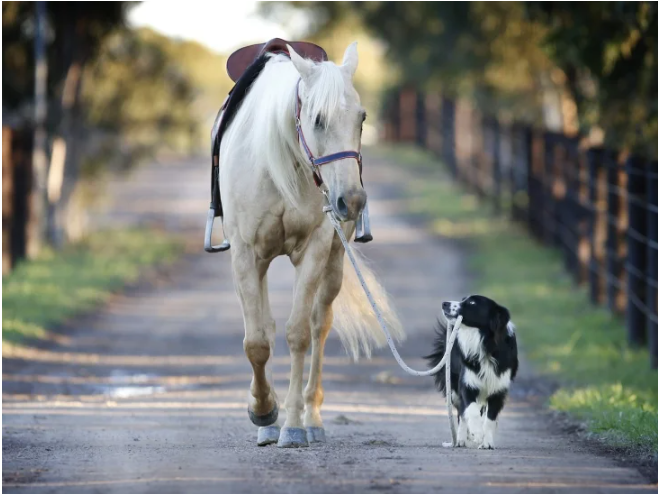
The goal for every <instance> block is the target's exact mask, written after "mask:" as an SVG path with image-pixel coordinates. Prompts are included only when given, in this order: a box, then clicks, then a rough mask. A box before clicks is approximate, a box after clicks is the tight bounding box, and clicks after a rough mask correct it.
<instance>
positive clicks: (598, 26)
mask: <svg viewBox="0 0 658 494" xmlns="http://www.w3.org/2000/svg"><path fill="white" fill-rule="evenodd" d="M527 9H528V12H529V14H530V16H531V18H533V19H537V20H539V21H541V22H542V23H543V24H544V25H545V26H546V27H547V33H546V36H545V37H544V39H543V47H544V48H545V50H546V51H547V53H548V54H549V55H550V57H551V59H552V60H553V61H555V62H556V63H557V64H558V65H559V66H560V68H562V70H564V72H565V74H566V75H567V79H568V83H569V89H570V90H571V92H572V93H573V95H574V98H575V99H576V101H577V102H578V103H579V105H578V110H579V117H580V120H581V127H582V129H583V130H587V129H588V128H590V127H592V126H594V125H601V126H602V127H604V128H605V129H606V131H607V136H606V138H607V141H608V142H609V143H610V144H613V145H626V146H629V147H631V148H635V149H636V150H639V151H653V152H656V151H658V148H657V147H656V146H655V142H656V140H658V4H656V3H655V2H582V3H569V4H565V3H560V2H528V6H527ZM649 144H654V146H653V149H648V148H649Z"/></svg>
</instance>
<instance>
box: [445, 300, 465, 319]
mask: <svg viewBox="0 0 658 494" xmlns="http://www.w3.org/2000/svg"><path fill="white" fill-rule="evenodd" d="M441 307H442V309H443V313H444V314H445V315H446V317H450V318H455V317H457V316H458V315H459V309H460V308H461V303H460V302H443V305H442V306H441Z"/></svg>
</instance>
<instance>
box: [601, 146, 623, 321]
mask: <svg viewBox="0 0 658 494" xmlns="http://www.w3.org/2000/svg"><path fill="white" fill-rule="evenodd" d="M604 163H605V165H606V168H607V189H608V190H607V193H608V200H607V203H608V211H607V216H606V219H607V222H608V225H607V232H606V263H605V264H606V286H607V290H606V292H607V294H608V308H609V309H610V310H611V311H613V312H619V310H620V309H621V307H620V306H619V295H620V291H619V288H620V286H619V285H620V283H621V259H620V258H619V251H620V232H619V217H620V212H621V208H620V206H621V203H620V200H619V192H618V188H619V169H618V167H617V160H616V159H615V158H614V157H613V156H611V155H610V154H608V153H606V155H605V158H604Z"/></svg>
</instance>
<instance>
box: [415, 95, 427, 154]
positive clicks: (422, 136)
mask: <svg viewBox="0 0 658 494" xmlns="http://www.w3.org/2000/svg"><path fill="white" fill-rule="evenodd" d="M416 144H417V145H418V146H420V147H421V148H423V149H425V148H426V147H427V117H426V112H425V93H423V92H422V91H417V92H416Z"/></svg>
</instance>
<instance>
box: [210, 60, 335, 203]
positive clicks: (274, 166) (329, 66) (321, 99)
mask: <svg viewBox="0 0 658 494" xmlns="http://www.w3.org/2000/svg"><path fill="white" fill-rule="evenodd" d="M298 80H299V73H298V72H297V70H296V69H295V67H294V66H293V64H292V62H291V61H290V59H289V58H288V57H286V56H285V55H273V56H271V57H270V60H269V61H268V62H267V63H266V64H265V67H264V68H263V71H262V72H261V73H260V75H259V76H258V78H257V79H256V80H255V81H254V83H253V84H252V86H251V88H250V89H249V93H248V94H247V96H246V98H245V99H244V101H243V102H242V106H241V107H240V109H239V110H238V112H237V114H236V115H235V118H234V120H233V122H232V123H231V125H230V126H229V129H228V131H227V133H226V136H225V137H224V140H223V143H222V147H224V146H226V148H230V149H232V150H236V149H237V150H239V152H240V153H241V154H242V155H243V156H244V157H245V159H246V160H250V161H251V162H252V163H253V164H254V165H255V166H266V167H267V171H268V174H269V176H270V177H271V179H272V182H274V185H275V186H276V188H277V189H278V190H279V192H280V193H281V195H282V196H283V198H284V199H286V200H287V201H288V202H289V203H291V204H292V205H294V206H295V207H299V201H298V198H299V185H300V178H301V179H302V180H308V179H309V178H310V174H309V173H303V174H302V173H300V170H305V169H307V168H308V158H307V157H306V155H305V154H304V153H303V151H302V150H301V149H300V147H299V143H298V141H297V132H296V130H295V117H294V114H295V98H296V97H297V93H296V87H297V81H298ZM308 82H309V85H308V86H306V85H305V84H304V82H302V83H301V88H300V91H301V92H302V93H303V94H304V96H303V98H302V99H303V100H304V105H308V110H309V111H310V115H322V118H323V119H324V120H325V122H331V121H332V120H333V119H334V118H335V116H336V114H337V112H338V111H339V110H340V109H341V101H343V100H344V97H345V96H344V95H345V78H344V75H343V74H342V72H341V70H340V67H338V66H337V65H335V64H334V63H333V62H322V63H319V64H317V65H316V70H315V71H314V72H313V74H312V79H311V80H309V81H308ZM309 86H310V87H309ZM305 109H306V108H305ZM297 163H299V164H302V166H296V164H297Z"/></svg>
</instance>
